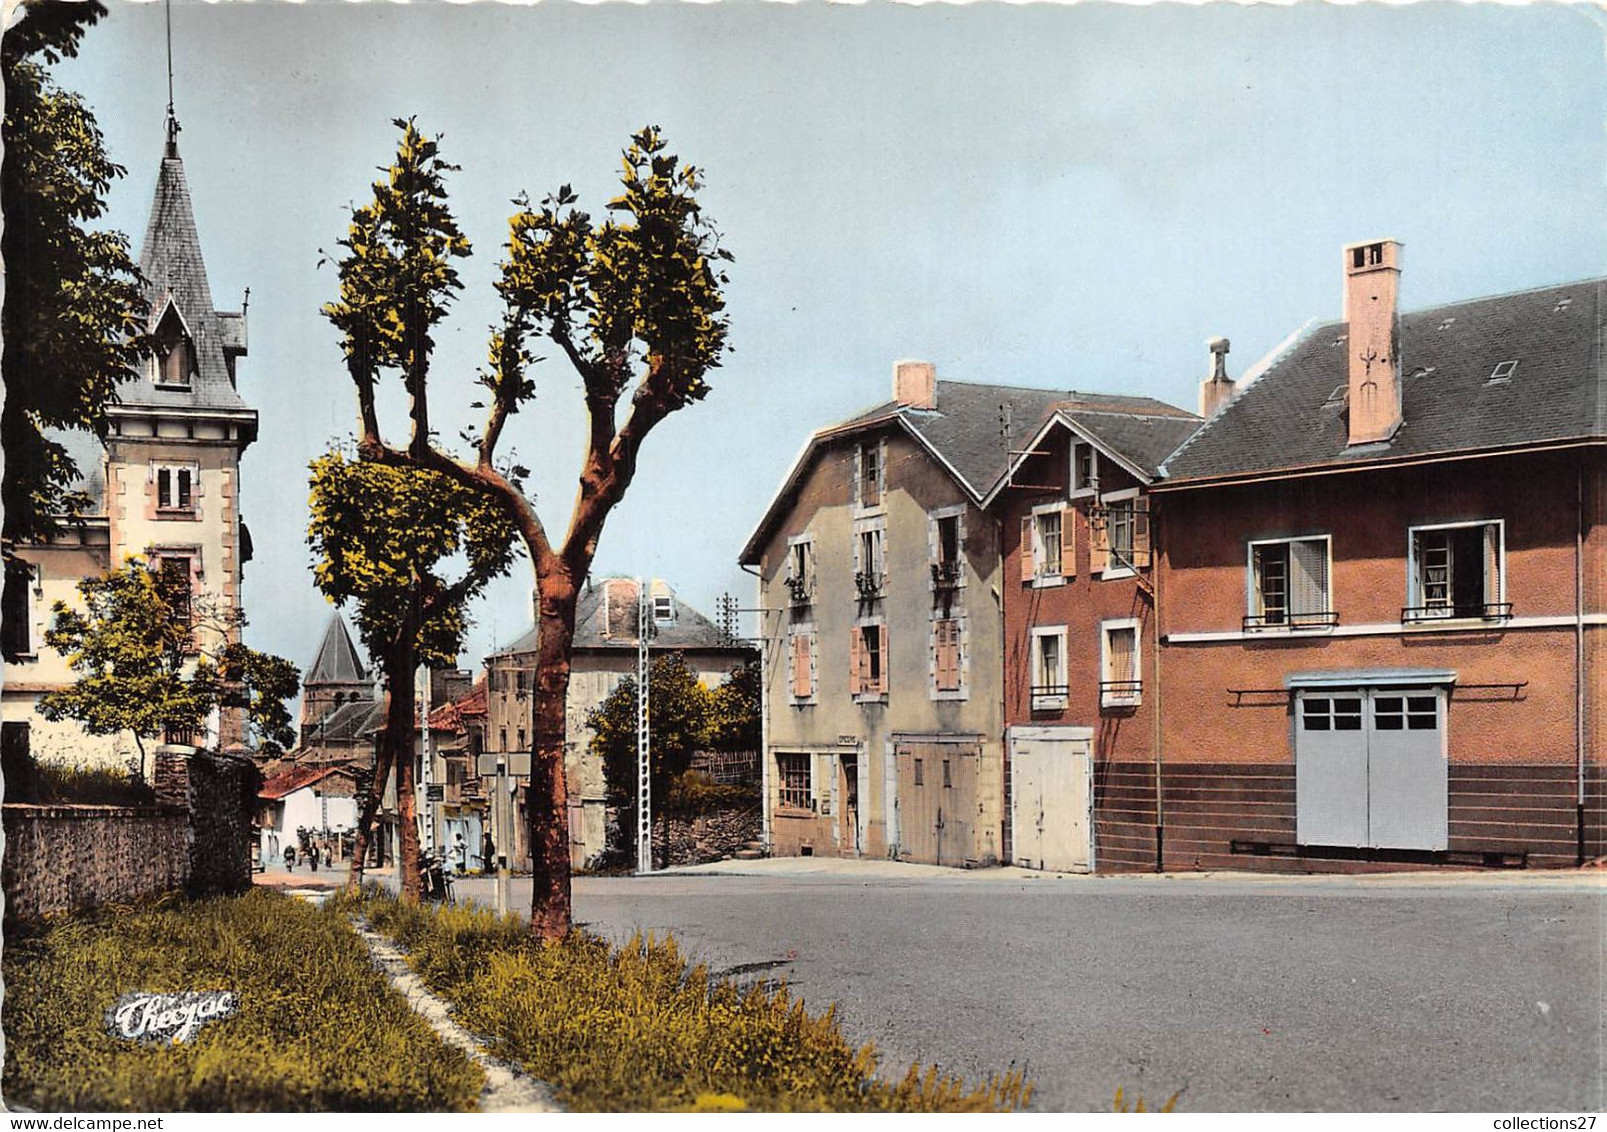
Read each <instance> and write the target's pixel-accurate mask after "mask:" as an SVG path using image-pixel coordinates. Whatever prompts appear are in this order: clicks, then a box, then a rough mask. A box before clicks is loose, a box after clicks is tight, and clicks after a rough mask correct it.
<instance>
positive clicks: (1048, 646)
mask: <svg viewBox="0 0 1607 1132" xmlns="http://www.w3.org/2000/svg"><path fill="white" fill-rule="evenodd" d="M1069 691H1070V689H1069V688H1068V687H1067V685H1066V631H1065V630H1064V629H1059V628H1056V629H1039V630H1036V631H1034V633H1033V638H1032V707H1033V710H1035V711H1037V710H1053V709H1057V708H1064V707H1065V706H1066V695H1067V693H1068V692H1069Z"/></svg>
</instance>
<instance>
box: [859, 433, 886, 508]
mask: <svg viewBox="0 0 1607 1132" xmlns="http://www.w3.org/2000/svg"><path fill="white" fill-rule="evenodd" d="M881 502H882V444H881V441H879V440H872V441H869V442H868V443H865V444H861V445H860V446H859V505H860V506H861V507H878V506H880V505H881Z"/></svg>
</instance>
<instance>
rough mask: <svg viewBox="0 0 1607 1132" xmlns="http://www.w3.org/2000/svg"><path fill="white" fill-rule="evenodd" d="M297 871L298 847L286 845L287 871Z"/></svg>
mask: <svg viewBox="0 0 1607 1132" xmlns="http://www.w3.org/2000/svg"><path fill="white" fill-rule="evenodd" d="M295 871H296V847H295V846H294V845H286V846H285V872H287V873H293V872H295Z"/></svg>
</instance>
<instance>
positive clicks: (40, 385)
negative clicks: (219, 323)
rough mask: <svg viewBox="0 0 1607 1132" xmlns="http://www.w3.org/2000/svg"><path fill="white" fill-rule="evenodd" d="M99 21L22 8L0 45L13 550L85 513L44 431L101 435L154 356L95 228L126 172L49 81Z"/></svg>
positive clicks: (122, 273) (112, 252) (59, 8)
mask: <svg viewBox="0 0 1607 1132" xmlns="http://www.w3.org/2000/svg"><path fill="white" fill-rule="evenodd" d="M105 14H106V9H105V8H104V7H103V6H102V5H101V4H100V3H98V2H96V0H89V2H87V3H74V4H64V3H50V2H41V0H26V2H25V3H24V4H23V15H22V19H21V20H20V21H19V22H18V23H17V24H16V25H15V26H13V27H11V28H10V29H8V30H7V31H6V32H5V34H4V37H3V38H0V69H3V71H4V75H5V97H6V108H5V123H4V141H5V156H4V160H3V161H0V208H3V209H4V212H5V231H4V234H3V235H0V255H3V257H4V260H5V265H6V278H5V283H6V285H5V302H4V307H3V310H0V336H3V338H4V348H3V353H0V371H3V372H4V377H5V387H6V400H5V407H4V410H3V411H0V443H3V446H4V449H5V454H6V460H5V474H4V477H3V480H0V496H3V502H4V507H5V526H4V536H5V539H6V542H7V543H8V544H10V543H12V542H14V541H16V540H20V539H25V538H35V537H40V536H43V535H47V534H49V533H50V532H51V531H52V529H53V528H54V525H55V523H56V521H57V520H58V518H60V517H63V516H73V515H76V514H77V513H78V512H79V511H80V510H81V509H82V508H83V507H84V506H85V505H86V503H87V498H86V497H85V496H84V495H83V494H82V493H78V492H73V491H71V490H70V489H71V485H72V484H73V482H74V480H75V479H76V477H77V476H78V474H79V472H80V471H81V469H79V468H77V467H75V465H74V463H73V461H72V459H71V458H70V457H69V456H68V454H67V451H66V449H65V448H63V447H62V446H61V445H60V444H57V443H55V442H54V441H52V440H50V439H49V438H47V437H46V436H45V434H44V431H43V430H45V429H49V428H79V429H87V430H89V431H91V432H94V433H95V434H97V435H99V436H101V437H104V436H105V434H106V416H105V407H106V405H107V403H108V402H109V401H111V400H112V399H113V396H114V394H115V391H116V387H117V385H118V383H119V382H122V381H124V380H126V379H127V378H129V377H130V376H132V375H133V372H134V366H135V365H136V364H137V363H138V361H139V359H140V357H141V356H142V354H144V353H145V352H147V351H148V349H149V345H148V342H149V340H148V338H147V337H146V336H145V335H144V334H143V330H144V322H145V317H146V305H145V301H144V298H143V296H142V294H141V291H140V285H139V272H138V269H137V268H136V267H135V265H134V261H133V260H132V259H131V258H130V256H129V249H128V238H127V237H126V236H124V235H123V234H122V233H120V232H115V231H101V230H95V229H92V228H91V227H89V225H90V224H91V223H93V222H94V221H95V220H97V219H99V218H100V217H101V216H102V214H103V213H104V212H105V195H106V191H107V189H108V188H109V187H110V185H111V183H112V182H113V181H114V180H116V179H117V178H119V177H121V176H123V174H124V170H123V168H122V167H121V166H119V165H117V164H115V163H113V162H112V161H111V160H110V159H109V158H108V157H107V154H106V147H105V144H104V141H103V139H102V137H101V133H100V129H99V127H98V126H97V125H96V123H95V116H94V114H93V113H92V112H91V111H90V109H89V107H88V106H86V105H85V104H84V102H83V100H82V99H80V98H79V96H78V95H76V94H73V93H71V92H70V91H65V90H62V89H61V88H60V87H58V86H57V85H56V84H55V82H54V81H53V80H52V79H51V77H50V73H49V71H48V69H47V68H48V67H49V66H51V65H53V64H55V63H57V62H59V61H60V60H62V59H63V58H69V57H72V56H74V55H76V54H77V53H78V44H79V40H80V39H81V38H82V36H83V34H84V31H85V29H86V28H88V27H89V26H90V25H92V24H94V23H95V22H96V21H97V20H99V19H100V18H101V17H102V16H104V15H105Z"/></svg>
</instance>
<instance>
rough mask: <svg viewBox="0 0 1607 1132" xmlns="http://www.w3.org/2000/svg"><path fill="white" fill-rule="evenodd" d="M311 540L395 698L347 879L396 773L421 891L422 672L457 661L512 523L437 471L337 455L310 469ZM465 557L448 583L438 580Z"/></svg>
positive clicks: (510, 537)
mask: <svg viewBox="0 0 1607 1132" xmlns="http://www.w3.org/2000/svg"><path fill="white" fill-rule="evenodd" d="M311 487H312V518H311V520H310V522H309V525H308V529H307V541H308V542H309V543H310V544H311V546H312V548H313V551H314V554H315V556H316V559H317V561H316V563H315V565H314V568H313V574H314V577H315V579H316V581H317V584H318V588H319V589H320V590H322V591H323V592H324V594H325V596H327V597H329V598H330V599H331V600H332V601H334V602H336V603H337V604H339V603H342V602H346V601H351V602H353V603H354V604H355V606H356V623H357V632H358V635H359V636H360V637H361V638H362V640H363V644H364V645H365V646H366V647H367V649H368V652H369V655H370V656H372V657H374V658H376V659H377V660H378V661H379V664H380V669H381V671H382V672H383V673H384V675H385V682H386V687H387V689H388V690H389V697H388V705H387V709H386V716H385V730H384V733H383V734H382V735H381V737H380V743H379V749H378V751H377V752H376V758H375V766H374V776H373V779H372V782H371V784H370V786H369V790H368V793H367V796H366V797H365V798H364V799H363V805H362V812H361V815H360V818H359V822H358V828H357V845H356V851H355V852H354V853H353V854H352V865H351V873H350V877H349V879H348V883H349V884H350V886H351V887H352V888H353V889H355V888H356V887H357V886H359V885H360V884H361V881H362V871H363V865H364V863H365V861H366V858H367V850H368V841H369V838H370V837H371V836H372V830H373V825H374V820H375V817H376V815H377V814H378V812H379V803H380V798H381V796H382V795H383V792H384V789H385V782H386V779H387V778H388V777H389V776H390V774H391V771H392V770H393V769H394V770H395V772H396V797H397V810H398V816H399V817H400V820H401V836H402V845H401V853H400V856H401V866H402V891H403V894H404V895H405V896H407V897H408V898H409V899H412V900H417V899H418V898H419V895H420V886H419V872H418V825H417V815H416V806H415V795H414V789H415V782H414V745H413V741H414V735H415V728H416V726H417V722H416V719H417V716H416V713H417V710H418V708H417V702H416V701H417V696H416V693H415V689H414V684H413V677H414V673H415V672H416V671H417V669H418V666H419V664H420V663H421V662H422V663H425V664H434V665H439V664H451V663H454V662H455V661H456V659H457V655H458V651H459V650H460V649H461V647H462V644H463V634H464V631H465V630H466V629H467V627H468V622H467V618H466V607H467V605H468V603H469V601H471V600H472V599H473V598H475V597H477V596H478V595H479V594H480V593H481V592H482V591H483V590H484V589H485V586H486V585H487V583H489V582H490V581H491V580H492V579H493V578H497V577H500V576H502V575H504V574H506V573H507V572H508V567H509V566H510V565H511V563H512V561H513V556H514V531H513V525H512V524H511V523H510V522H509V521H508V518H507V516H506V515H505V514H504V513H503V511H502V510H501V509H500V508H499V507H497V506H496V504H495V503H494V502H493V501H492V500H490V499H488V498H487V497H486V496H485V495H483V494H482V493H480V492H478V491H474V490H471V489H469V488H465V487H464V486H463V485H461V484H459V483H457V482H456V481H455V480H452V479H449V478H448V477H446V476H442V475H440V474H438V473H435V472H429V471H423V470H420V469H418V468H412V467H392V466H388V465H385V464H379V463H374V462H372V461H365V460H349V459H347V458H346V457H345V456H344V455H342V454H341V453H339V452H331V453H329V454H327V455H325V456H322V457H320V458H319V459H317V460H314V461H313V463H312V481H311ZM458 560H461V561H462V563H463V567H462V572H461V573H460V574H459V576H458V577H457V578H456V580H453V581H445V580H443V579H442V577H441V574H442V572H443V570H444V568H445V567H446V566H447V565H448V564H449V563H452V562H454V561H458Z"/></svg>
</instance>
